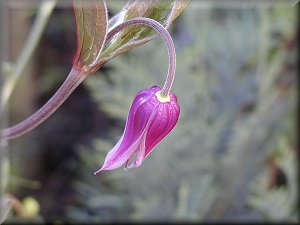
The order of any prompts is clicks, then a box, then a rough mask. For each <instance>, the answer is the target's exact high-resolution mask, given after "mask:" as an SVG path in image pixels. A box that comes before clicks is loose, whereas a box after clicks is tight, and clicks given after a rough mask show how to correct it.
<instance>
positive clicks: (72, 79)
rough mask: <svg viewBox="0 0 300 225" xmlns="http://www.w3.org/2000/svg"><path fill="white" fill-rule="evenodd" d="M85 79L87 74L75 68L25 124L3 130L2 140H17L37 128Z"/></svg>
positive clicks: (0, 134)
mask: <svg viewBox="0 0 300 225" xmlns="http://www.w3.org/2000/svg"><path fill="white" fill-rule="evenodd" d="M85 78H86V74H84V73H83V71H82V70H81V69H79V68H75V67H73V68H72V70H71V72H70V74H69V75H68V77H67V79H66V80H65V81H64V83H63V84H62V85H61V87H60V88H59V89H58V90H57V91H56V93H55V94H54V95H53V96H52V98H51V99H49V100H48V102H47V103H46V104H45V105H44V106H43V107H42V108H40V109H39V110H38V111H37V112H36V113H34V114H33V115H31V116H30V117H28V118H27V119H25V120H24V121H23V122H21V123H19V124H17V125H15V126H13V127H10V128H6V129H3V130H1V133H0V138H3V139H12V138H16V137H19V136H21V135H23V134H25V133H27V132H28V131H30V130H32V129H33V128H35V127H37V126H38V125H39V124H41V123H42V122H43V121H44V120H46V119H47V118H48V117H49V116H50V115H52V114H53V113H54V112H55V111H56V109H57V108H58V107H59V106H61V104H62V103H63V102H64V101H65V100H66V99H67V98H68V97H69V96H70V94H71V93H72V92H73V91H74V90H75V88H76V87H77V86H78V85H79V84H80V83H81V82H82V81H83V80H84V79H85Z"/></svg>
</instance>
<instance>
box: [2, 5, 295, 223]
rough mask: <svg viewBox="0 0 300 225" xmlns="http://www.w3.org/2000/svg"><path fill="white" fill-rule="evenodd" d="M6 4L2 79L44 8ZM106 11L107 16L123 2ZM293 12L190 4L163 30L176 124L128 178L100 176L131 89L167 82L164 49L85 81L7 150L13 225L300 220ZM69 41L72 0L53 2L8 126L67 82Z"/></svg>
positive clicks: (149, 49) (113, 64)
mask: <svg viewBox="0 0 300 225" xmlns="http://www.w3.org/2000/svg"><path fill="white" fill-rule="evenodd" d="M10 2H11V3H10V5H9V7H7V6H6V8H5V14H2V18H5V20H4V22H5V23H3V32H2V34H1V35H2V40H1V41H2V43H1V44H2V47H3V48H2V50H1V51H2V54H4V56H3V61H2V65H1V66H2V73H1V74H2V76H5V72H7V71H9V68H10V63H14V62H15V61H16V60H17V58H18V56H19V54H20V51H21V49H22V47H23V44H24V41H25V40H26V37H27V36H28V33H29V31H30V28H31V27H32V23H33V21H34V20H35V18H36V15H37V10H38V6H39V5H38V2H37V1H23V4H20V2H21V1H10ZM14 3H16V4H14ZM107 3H108V8H109V14H110V16H111V15H114V14H115V13H116V12H118V11H119V10H120V9H121V8H122V6H123V5H124V3H125V1H121V0H119V1H107ZM298 7H299V3H293V2H292V1H286V2H283V1H282V2H281V3H280V2H278V1H276V3H273V4H272V2H271V1H266V2H263V3H258V1H248V3H246V1H242V3H236V2H235V3H234V4H231V3H230V1H228V2H227V1H222V2H216V1H212V2H208V1H196V0H194V1H192V2H191V3H190V5H189V6H188V7H187V9H186V10H185V11H183V13H182V14H181V15H180V16H179V17H178V18H177V19H176V20H175V22H174V23H173V24H172V25H171V27H170V29H169V31H170V33H171V35H172V37H173V39H174V42H175V46H176V49H177V73H176V78H175V82H174V86H173V92H174V93H175V94H176V95H177V97H178V101H179V104H180V106H181V115H180V119H179V121H178V124H177V125H176V127H175V128H174V130H173V131H172V132H171V133H170V134H169V135H168V136H167V137H166V138H165V139H164V140H163V141H162V142H161V143H160V144H158V145H157V147H156V148H155V150H154V151H153V152H152V154H150V155H149V157H147V159H146V160H145V161H144V162H143V164H142V165H141V166H140V167H139V168H136V169H131V170H129V171H127V172H125V171H124V170H123V169H122V168H120V169H117V170H113V171H107V172H103V173H101V174H99V175H96V176H94V175H93V173H94V172H95V171H96V170H98V169H99V168H100V166H101V165H102V163H103V162H104V158H105V156H106V154H107V152H108V151H109V150H110V149H111V148H112V147H113V146H114V144H115V143H116V142H117V141H118V139H119V138H120V136H121V135H122V132H123V128H124V125H125V121H126V117H127V113H128V110H129V107H130V105H131V103H132V100H133V99H134V97H135V95H136V93H137V92H138V91H140V90H141V89H145V88H148V87H151V86H152V85H155V84H157V85H160V86H161V85H163V82H164V79H165V76H166V73H167V65H168V57H167V51H166V47H165V44H164V42H163V41H162V39H161V38H158V39H155V40H153V41H151V42H149V43H147V44H145V45H142V46H140V47H138V48H135V49H133V50H130V51H128V52H127V53H124V54H122V55H120V56H118V57H116V58H114V59H113V60H111V61H110V62H108V63H107V64H105V66H104V67H102V68H101V69H100V70H99V71H97V72H96V73H95V74H93V75H90V76H89V77H88V78H87V79H86V80H85V81H84V83H83V84H81V85H80V86H79V87H78V88H77V89H76V90H75V92H74V93H73V94H72V95H71V96H70V97H69V98H68V99H67V101H66V102H65V103H64V104H63V105H62V106H61V107H60V108H59V109H58V110H57V111H56V112H55V114H54V115H53V116H51V117H50V118H49V119H47V120H46V121H45V122H44V123H43V124H41V125H40V126H39V127H37V128H36V129H35V130H33V131H32V132H30V133H28V134H26V135H24V136H22V137H19V138H17V139H14V140H12V141H10V142H9V145H8V147H7V148H6V151H7V152H8V154H7V156H4V154H3V153H1V155H3V156H2V159H1V161H2V163H3V160H4V157H7V159H9V164H10V165H9V177H8V183H7V188H6V191H5V192H6V193H7V194H8V195H9V196H11V197H12V198H14V199H15V203H14V204H13V206H12V209H11V211H10V212H9V214H8V218H7V220H6V223H11V222H25V223H26V222H30V223H33V222H47V221H52V222H97V223H101V222H109V221H170V222H172V221H187V222H212V221H230V222H231V221H239V222H249V221H251V222H280V221H286V222H299V218H298V215H299V207H298V204H297V203H298V200H299V198H298V182H297V181H298V180H297V175H298V161H297V159H298V156H299V151H298V150H299V149H298V144H299V143H298V141H299V140H298V136H297V134H298V129H297V126H296V122H298V117H297V111H298V110H299V105H298V104H297V103H298V99H297V97H298V96H297V94H298V91H299V90H298V88H299V86H298V76H297V75H298V70H297V69H298V64H297V62H298V51H297V49H298V41H297V40H298V35H299V33H298V30H297V29H296V28H297V25H298V21H297V18H298V16H299V15H298V10H297V9H298ZM2 10H3V6H2ZM2 12H4V11H2ZM75 32H76V31H75V25H74V18H73V9H72V7H71V4H70V2H68V1H66V2H65V1H59V3H58V4H57V5H56V6H55V8H54V10H53V12H52V13H51V15H50V16H49V19H48V20H47V24H46V26H45V30H44V31H43V33H42V34H41V35H42V36H41V40H40V42H39V43H38V45H37V48H36V49H35V51H34V54H33V56H32V57H31V59H30V61H29V62H28V63H27V64H26V67H25V69H24V70H23V72H22V76H21V78H20V79H19V80H18V82H17V85H16V87H15V89H14V92H13V95H12V97H11V100H10V102H9V104H8V108H7V115H8V117H9V120H7V122H6V125H13V124H16V123H17V122H19V121H21V120H23V119H25V118H26V117H28V116H29V115H31V114H32V113H33V112H35V111H36V110H37V109H38V108H39V107H41V106H42V105H43V104H44V103H45V102H46V101H47V100H48V99H49V98H50V97H51V96H52V95H53V94H54V92H55V91H56V90H57V89H58V87H59V86H60V84H61V83H62V82H63V81H64V79H65V78H66V76H67V74H68V73H69V71H70V69H71V65H72V59H73V55H74V52H75V45H76V36H75V35H76V33H75ZM2 150H3V149H2ZM6 164H7V162H6ZM1 166H3V164H2V165H1ZM4 178H5V176H3V174H2V177H1V179H2V181H1V183H2V184H3V183H6V181H5V180H4Z"/></svg>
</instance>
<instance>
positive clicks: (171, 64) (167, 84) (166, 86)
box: [107, 17, 176, 97]
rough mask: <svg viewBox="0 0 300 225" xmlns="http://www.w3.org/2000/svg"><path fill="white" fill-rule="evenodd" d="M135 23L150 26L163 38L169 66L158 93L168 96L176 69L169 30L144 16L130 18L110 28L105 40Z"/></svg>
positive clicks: (174, 52)
mask: <svg viewBox="0 0 300 225" xmlns="http://www.w3.org/2000/svg"><path fill="white" fill-rule="evenodd" d="M136 24H143V25H147V26H150V27H152V28H154V29H155V30H156V31H157V32H158V33H159V34H160V35H161V36H162V38H163V39H164V41H165V43H166V45H167V48H168V56H169V67H168V75H167V78H166V80H165V83H164V86H163V88H162V90H161V91H160V95H161V96H162V97H168V96H169V93H170V90H171V87H172V84H173V81H174V76H175V70H176V51H175V46H174V43H173V40H172V37H171V36H170V34H169V32H168V31H167V29H165V28H164V27H163V26H162V25H161V24H160V23H158V22H157V21H155V20H153V19H150V18H146V17H137V18H134V19H131V20H128V21H126V22H124V23H121V24H120V25H118V26H116V27H115V28H114V29H113V30H111V31H110V32H109V33H108V34H107V40H108V39H109V38H111V37H112V36H114V35H115V34H117V33H118V32H120V31H121V30H123V29H124V28H126V27H128V26H131V25H136Z"/></svg>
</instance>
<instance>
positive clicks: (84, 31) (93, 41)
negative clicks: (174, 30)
mask: <svg viewBox="0 0 300 225" xmlns="http://www.w3.org/2000/svg"><path fill="white" fill-rule="evenodd" d="M190 1H191V0H164V1H161V0H148V1H143V0H129V1H128V2H127V4H126V5H125V6H124V7H123V9H122V10H121V11H120V12H119V13H117V14H116V15H115V16H114V17H112V18H111V19H110V20H108V14H107V7H106V2H105V1H104V0H89V1H83V0H74V1H73V5H74V12H75V21H76V29H77V51H76V54H75V57H74V60H73V64H74V65H76V66H78V67H80V68H83V69H85V70H86V71H87V72H89V73H93V72H95V71H97V70H98V69H99V68H100V67H101V66H102V65H103V64H104V63H106V62H107V61H109V60H110V59H112V58H113V57H115V56H117V55H119V54H121V53H123V52H126V51H127V50H129V49H132V48H134V47H137V46H140V45H142V44H145V43H146V42H148V41H150V40H152V39H153V38H155V37H156V34H155V31H153V29H152V28H150V27H148V26H144V25H134V26H131V27H128V28H125V29H124V30H122V31H120V32H119V33H117V34H115V35H114V36H113V37H110V36H111V35H110V32H111V31H112V30H113V29H114V28H115V27H116V26H118V25H120V24H121V23H123V22H125V21H128V20H130V19H133V18H136V17H148V18H151V19H154V20H156V21H158V22H159V23H161V24H162V25H163V26H164V27H165V28H168V27H169V25H170V24H171V23H172V22H173V21H174V20H175V19H176V18H177V17H178V16H179V15H180V13H181V12H182V11H183V10H184V9H185V8H186V7H187V5H188V4H189V2H190Z"/></svg>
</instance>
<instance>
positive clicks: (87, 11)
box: [0, 0, 190, 220]
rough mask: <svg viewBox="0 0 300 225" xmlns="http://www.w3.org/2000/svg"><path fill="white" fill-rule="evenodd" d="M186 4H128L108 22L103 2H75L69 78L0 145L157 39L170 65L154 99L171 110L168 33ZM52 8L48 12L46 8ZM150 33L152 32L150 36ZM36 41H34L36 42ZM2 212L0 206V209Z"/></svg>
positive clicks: (1, 135) (4, 133)
mask: <svg viewBox="0 0 300 225" xmlns="http://www.w3.org/2000/svg"><path fill="white" fill-rule="evenodd" d="M189 2H190V0H182V1H181V0H172V1H170V0H166V1H158V0H156V1H140V0H130V1H128V2H127V3H126V5H125V6H124V7H123V9H122V10H121V11H120V12H119V13H117V14H116V15H115V16H113V17H112V18H111V19H108V12H107V6H106V2H105V0H90V1H83V0H74V1H73V6H74V17H75V22H76V23H75V24H76V31H77V32H76V33H77V49H76V53H75V55H74V59H73V65H72V68H71V71H70V73H69V75H68V76H67V78H66V79H65V81H64V82H63V84H62V85H61V86H60V88H59V89H58V90H57V92H56V93H55V94H54V95H53V96H52V97H51V98H50V99H49V100H48V101H47V102H46V103H45V104H44V106H42V107H41V108H40V109H39V110H38V111H37V112H35V113H34V114H32V115H31V116H29V117H28V118H27V119H25V120H24V121H22V122H20V123H18V124H16V125H14V126H12V127H9V128H6V129H3V130H1V131H0V141H1V143H4V144H7V142H6V141H7V140H9V139H14V138H17V137H19V136H22V135H24V134H26V133H28V132H29V131H31V130H32V129H34V128H35V127H37V126H38V125H39V124H41V123H42V122H43V121H45V120H46V119H47V118H48V117H49V116H51V115H52V114H53V113H54V112H55V111H56V110H57V109H58V108H59V107H60V106H61V104H62V103H63V102H64V101H65V100H66V99H67V98H68V97H69V96H70V94H71V93H72V92H73V91H74V90H75V89H76V88H77V87H78V85H80V84H81V83H82V82H83V81H84V80H85V78H86V77H88V75H91V74H93V73H94V72H96V71H97V70H99V69H100V68H101V67H102V66H103V65H104V64H105V63H106V62H108V61H109V60H111V59H112V58H114V57H116V56H117V55H119V54H121V53H124V52H126V51H128V50H130V49H132V48H135V47H137V46H140V45H143V44H145V43H147V42H149V41H150V40H152V39H154V38H156V37H157V36H158V35H159V34H160V35H162V37H163V38H164V40H165V41H166V43H167V46H168V53H169V59H170V60H169V61H170V63H169V71H168V76H167V80H166V82H165V85H164V87H163V88H162V89H161V91H159V92H157V93H156V94H155V98H156V99H157V100H158V101H159V102H162V104H163V105H171V103H169V99H170V100H171V99H173V97H171V98H170V96H173V95H172V94H171V95H169V92H170V89H171V86H172V83H173V79H174V75H175V64H176V61H175V60H176V56H175V48H174V44H173V41H172V38H171V37H170V35H169V33H168V31H167V30H166V29H167V28H168V27H169V26H170V24H171V23H172V22H173V21H174V20H175V19H176V18H177V17H178V16H179V15H180V13H181V12H182V11H183V10H184V9H185V8H186V7H187V5H188V4H189ZM55 3H56V1H55V0H53V1H49V2H47V1H45V3H41V5H42V6H43V5H45V7H44V8H43V7H41V8H43V9H42V10H41V11H42V12H44V13H45V12H46V9H45V8H47V7H48V11H47V13H45V14H46V15H47V16H46V18H48V17H49V15H50V14H51V11H52V9H53V8H54V6H55ZM50 4H51V6H49V5H50ZM41 14H42V13H41ZM38 19H39V17H38ZM46 21H47V19H44V20H43V21H42V22H40V23H39V21H38V20H37V23H36V27H34V28H36V29H35V30H34V31H35V32H32V36H30V37H31V38H30V39H29V41H28V43H26V44H27V45H26V46H25V48H24V52H25V53H24V55H25V57H22V60H21V66H19V67H17V69H16V70H17V72H13V74H12V76H11V80H9V79H7V82H6V83H5V84H4V85H3V87H4V94H3V95H2V96H1V108H2V109H1V112H3V107H4V106H5V103H6V102H7V100H8V99H9V97H10V96H11V93H12V90H13V88H14V86H15V84H16V82H17V80H18V79H19V77H20V75H21V72H22V70H23V69H24V68H25V65H26V62H27V61H28V60H29V58H30V56H31V54H32V52H33V51H34V49H35V47H36V46H37V43H38V40H39V38H40V37H41V34H42V31H43V29H44V27H45V24H46ZM153 28H154V30H156V31H153ZM35 35H37V36H38V37H37V38H36V37H35ZM5 81H6V80H5ZM6 84H7V85H6ZM172 104H173V103H172ZM156 109H157V108H156ZM178 113H179V112H178ZM167 114H168V115H170V112H169V111H168V112H166V114H165V116H167ZM178 115H179V114H178ZM178 115H177V118H178ZM165 121H167V120H165ZM176 121H177V119H176ZM176 121H174V122H175V123H174V124H173V125H172V126H171V125H168V127H172V128H173V127H174V125H175V124H176ZM147 123H148V124H149V129H150V123H149V121H148V122H147ZM172 128H171V129H172ZM171 129H165V128H162V131H161V132H162V134H161V137H156V138H155V140H152V142H153V143H152V145H151V149H153V147H154V146H155V145H156V144H157V142H158V140H161V139H162V138H163V137H164V136H166V135H167V133H168V132H169V131H170V130H171ZM150 133H151V132H150ZM150 133H149V134H150ZM153 135H155V134H154V133H153V132H152V136H153ZM148 153H149V152H148ZM148 153H147V154H148ZM145 157H146V156H143V158H145ZM0 201H1V204H2V202H4V201H5V199H3V200H1V199H0ZM3 204H4V203H3ZM3 207H4V205H3ZM3 207H2V205H1V208H3ZM5 207H6V203H5ZM4 217H5V216H4V215H2V214H1V220H2V218H4Z"/></svg>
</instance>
